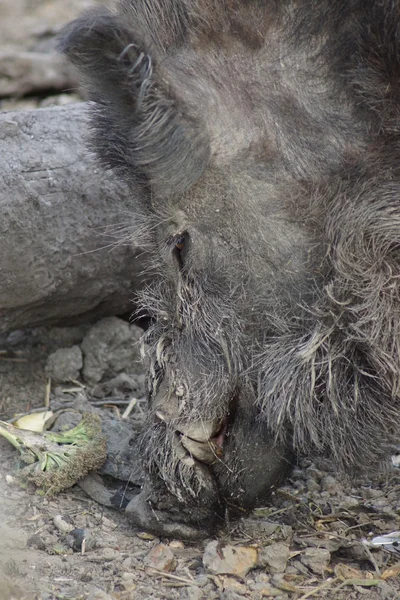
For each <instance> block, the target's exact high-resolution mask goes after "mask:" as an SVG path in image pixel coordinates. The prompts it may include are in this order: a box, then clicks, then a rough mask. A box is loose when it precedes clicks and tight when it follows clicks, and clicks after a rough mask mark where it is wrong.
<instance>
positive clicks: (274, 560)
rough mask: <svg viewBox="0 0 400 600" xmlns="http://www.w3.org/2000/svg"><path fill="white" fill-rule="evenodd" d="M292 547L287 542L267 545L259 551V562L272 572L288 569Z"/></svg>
mask: <svg viewBox="0 0 400 600" xmlns="http://www.w3.org/2000/svg"><path fill="white" fill-rule="evenodd" d="M289 555H290V549H289V546H288V545H287V544H282V543H281V542H278V543H277V544H271V545H270V546H265V547H264V548H262V550H261V551H260V553H259V557H258V564H259V565H260V566H261V567H266V568H267V569H268V571H269V572H270V573H282V572H283V571H285V570H286V565H287V561H288V559H289Z"/></svg>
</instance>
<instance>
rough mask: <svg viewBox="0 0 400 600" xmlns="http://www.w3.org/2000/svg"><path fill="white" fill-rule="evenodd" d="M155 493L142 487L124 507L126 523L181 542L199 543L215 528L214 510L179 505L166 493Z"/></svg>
mask: <svg viewBox="0 0 400 600" xmlns="http://www.w3.org/2000/svg"><path fill="white" fill-rule="evenodd" d="M160 493H161V490H158V494H157V493H156V492H155V491H154V490H149V489H147V488H144V489H143V491H142V492H141V493H140V494H138V495H137V496H135V497H134V498H132V500H131V501H130V502H129V504H128V506H127V507H126V513H127V516H128V518H129V520H130V521H131V522H132V524H133V525H135V526H136V527H138V528H140V529H143V530H145V531H149V532H151V533H154V534H155V535H160V536H167V537H172V538H178V539H185V540H201V539H204V538H205V537H208V536H209V535H210V534H211V533H212V532H213V531H214V530H215V529H216V525H217V520H219V519H218V512H219V511H218V510H210V508H209V507H205V508H204V507H200V506H198V505H196V506H189V505H186V504H185V505H183V504H180V503H179V502H178V501H177V499H176V497H174V496H172V495H170V494H169V493H168V492H167V491H166V490H163V491H162V498H161V500H160Z"/></svg>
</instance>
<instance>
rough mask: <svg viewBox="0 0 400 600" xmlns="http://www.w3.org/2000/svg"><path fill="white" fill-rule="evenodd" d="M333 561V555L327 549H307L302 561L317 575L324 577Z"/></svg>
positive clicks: (302, 555)
mask: <svg viewBox="0 0 400 600" xmlns="http://www.w3.org/2000/svg"><path fill="white" fill-rule="evenodd" d="M330 559H331V553H330V552H329V551H328V550H326V549H325V548H306V549H305V551H304V552H303V553H302V554H301V556H300V561H301V562H302V563H303V565H305V566H306V567H308V568H309V569H311V571H312V572H313V573H315V574H316V575H323V573H324V571H325V569H326V568H327V566H328V564H329V561H330Z"/></svg>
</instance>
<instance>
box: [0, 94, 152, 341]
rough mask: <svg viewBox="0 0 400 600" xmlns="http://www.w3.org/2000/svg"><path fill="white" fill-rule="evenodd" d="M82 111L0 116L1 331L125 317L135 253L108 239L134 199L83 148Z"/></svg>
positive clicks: (127, 217) (126, 219)
mask: <svg viewBox="0 0 400 600" xmlns="http://www.w3.org/2000/svg"><path fill="white" fill-rule="evenodd" d="M86 132H87V125H86V116H85V105H84V103H81V104H73V105H71V104H70V105H68V106H64V107H54V108H45V109H38V110H33V111H21V112H4V113H0V165H1V169H0V282H1V283H0V332H6V331H10V330H13V329H17V328H22V327H26V326H36V325H40V324H53V323H58V324H63V323H71V322H73V321H76V320H82V319H85V318H92V317H96V316H101V315H110V314H122V313H126V312H127V311H130V310H132V308H133V305H132V297H133V294H134V291H135V290H136V289H137V288H138V285H139V279H140V273H142V271H143V268H144V262H145V261H144V257H143V251H142V249H141V248H139V247H137V246H133V245H118V246H116V247H114V248H110V245H111V246H112V245H113V243H115V241H116V240H115V237H114V238H112V236H110V235H107V232H109V231H110V229H109V228H111V229H112V228H113V227H114V228H115V229H118V228H119V227H120V226H122V225H124V224H126V225H127V226H128V225H129V224H130V223H131V222H132V227H134V225H133V222H134V218H133V217H134V213H135V206H136V203H137V199H138V197H139V195H140V193H141V191H140V189H139V187H138V188H137V190H135V189H134V190H132V189H131V190H129V192H128V190H127V188H126V187H125V186H124V185H123V184H122V183H119V182H118V181H116V180H115V178H111V177H110V176H109V175H107V174H106V173H104V172H102V170H101V169H99V168H98V167H97V165H96V164H95V161H94V158H93V157H92V156H91V155H90V154H89V153H88V152H87V150H86V148H85V137H86Z"/></svg>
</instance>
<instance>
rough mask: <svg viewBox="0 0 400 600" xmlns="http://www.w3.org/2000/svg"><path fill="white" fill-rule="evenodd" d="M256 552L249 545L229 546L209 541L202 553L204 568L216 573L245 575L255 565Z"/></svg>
mask: <svg viewBox="0 0 400 600" xmlns="http://www.w3.org/2000/svg"><path fill="white" fill-rule="evenodd" d="M257 559H258V552H257V550H256V548H253V547H251V546H231V545H229V544H223V543H221V542H218V541H216V540H214V541H212V542H209V543H208V544H207V546H206V548H205V551H204V555H203V564H204V566H205V568H206V569H207V570H208V571H210V573H214V574H216V575H235V576H236V577H242V578H243V577H245V576H246V575H247V573H248V572H249V571H250V570H251V569H254V568H255V567H256V566H257Z"/></svg>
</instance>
